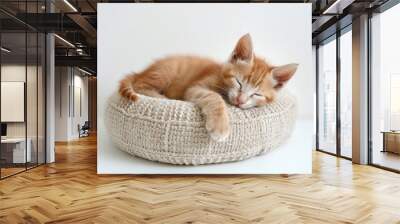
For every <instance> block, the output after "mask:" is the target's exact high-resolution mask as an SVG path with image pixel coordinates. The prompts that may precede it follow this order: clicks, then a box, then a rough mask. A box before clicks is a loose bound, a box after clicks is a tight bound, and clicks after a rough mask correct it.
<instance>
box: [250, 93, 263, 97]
mask: <svg viewBox="0 0 400 224" xmlns="http://www.w3.org/2000/svg"><path fill="white" fill-rule="evenodd" d="M251 96H252V97H253V96H258V97H264V96H263V95H262V94H259V93H253V94H251Z"/></svg>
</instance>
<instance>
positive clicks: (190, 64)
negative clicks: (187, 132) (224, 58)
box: [119, 34, 298, 141]
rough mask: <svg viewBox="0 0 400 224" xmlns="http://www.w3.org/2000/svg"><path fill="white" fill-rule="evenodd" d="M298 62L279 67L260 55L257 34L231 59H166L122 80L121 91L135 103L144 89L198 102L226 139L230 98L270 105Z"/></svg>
mask: <svg viewBox="0 0 400 224" xmlns="http://www.w3.org/2000/svg"><path fill="white" fill-rule="evenodd" d="M297 66H298V65H297V64H287V65H283V66H273V65H270V64H268V63H267V62H266V61H265V60H263V59H261V58H258V57H256V56H255V55H254V53H253V46H252V42H251V37H250V35H249V34H246V35H244V36H243V37H241V38H240V39H239V41H238V42H237V44H236V47H235V49H234V50H233V52H232V54H231V56H230V58H229V60H228V62H226V63H222V64H221V63H217V62H215V61H213V60H210V59H206V58H201V57H193V56H171V57H166V58H164V59H161V60H158V61H156V62H154V63H153V64H151V65H150V66H149V67H148V68H146V69H145V70H144V71H142V72H140V73H137V74H136V73H135V74H131V75H128V76H126V77H125V78H124V79H123V80H121V82H120V87H119V93H120V95H121V96H123V97H124V98H126V99H129V100H132V101H137V100H138V95H137V93H139V94H143V95H147V96H152V97H159V98H170V99H177V100H186V101H190V102H193V103H195V104H197V105H198V106H199V107H200V108H201V111H202V113H203V114H204V115H205V119H206V129H207V131H208V132H209V134H210V136H211V137H212V138H213V139H214V140H216V141H223V140H224V139H226V138H227V137H228V135H229V132H230V127H229V117H228V113H227V107H226V104H225V101H224V99H225V100H226V101H228V102H229V103H230V104H232V105H235V106H237V107H239V108H242V109H247V108H251V107H256V106H263V105H266V104H267V103H269V102H272V101H273V100H274V98H275V95H276V93H277V91H279V90H280V89H281V88H282V87H283V86H284V85H285V84H286V82H287V81H288V80H289V79H290V78H291V77H292V76H293V74H294V73H295V71H296V70H297Z"/></svg>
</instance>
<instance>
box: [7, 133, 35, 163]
mask: <svg viewBox="0 0 400 224" xmlns="http://www.w3.org/2000/svg"><path fill="white" fill-rule="evenodd" d="M26 142H27V143H28V144H27V147H26V153H25V144H26ZM31 145H32V141H31V139H30V138H27V139H26V141H25V138H5V139H1V157H2V158H1V159H4V160H5V161H6V163H26V162H30V161H31V159H32V153H31Z"/></svg>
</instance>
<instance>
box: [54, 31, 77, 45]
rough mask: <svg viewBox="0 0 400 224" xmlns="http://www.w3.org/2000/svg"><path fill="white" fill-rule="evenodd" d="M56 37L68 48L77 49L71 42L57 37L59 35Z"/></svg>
mask: <svg viewBox="0 0 400 224" xmlns="http://www.w3.org/2000/svg"><path fill="white" fill-rule="evenodd" d="M54 36H55V37H57V38H58V39H59V40H61V41H62V42H64V43H66V44H67V45H68V46H70V47H73V48H75V45H73V44H72V43H71V42H69V41H68V40H66V39H64V38H62V37H60V36H59V35H57V34H54Z"/></svg>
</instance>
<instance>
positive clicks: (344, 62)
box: [340, 27, 353, 158]
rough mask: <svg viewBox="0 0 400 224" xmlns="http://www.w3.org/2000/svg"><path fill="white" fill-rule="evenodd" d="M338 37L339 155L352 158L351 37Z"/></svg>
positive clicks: (345, 34)
mask: <svg viewBox="0 0 400 224" xmlns="http://www.w3.org/2000/svg"><path fill="white" fill-rule="evenodd" d="M349 28H350V29H349V31H347V32H345V31H344V32H345V33H343V34H342V35H341V36H340V154H341V156H344V157H348V158H351V157H352V148H351V143H352V96H353V94H352V78H353V76H352V74H353V71H352V35H351V27H349Z"/></svg>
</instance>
